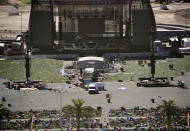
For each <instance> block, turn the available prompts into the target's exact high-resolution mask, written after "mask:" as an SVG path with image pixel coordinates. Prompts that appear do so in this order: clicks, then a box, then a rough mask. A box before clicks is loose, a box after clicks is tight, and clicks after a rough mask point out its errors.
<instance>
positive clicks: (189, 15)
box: [175, 8, 190, 24]
mask: <svg viewBox="0 0 190 131" xmlns="http://www.w3.org/2000/svg"><path fill="white" fill-rule="evenodd" d="M175 19H176V20H177V21H178V22H180V23H184V24H190V8H188V9H181V10H179V11H177V12H176V13H175Z"/></svg>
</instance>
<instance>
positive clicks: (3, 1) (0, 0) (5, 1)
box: [0, 0, 9, 5]
mask: <svg viewBox="0 0 190 131" xmlns="http://www.w3.org/2000/svg"><path fill="white" fill-rule="evenodd" d="M8 3H9V2H8V0H0V5H6V4H8Z"/></svg>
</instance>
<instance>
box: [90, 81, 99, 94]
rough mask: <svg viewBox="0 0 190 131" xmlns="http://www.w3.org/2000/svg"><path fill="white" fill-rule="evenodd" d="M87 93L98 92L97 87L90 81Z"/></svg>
mask: <svg viewBox="0 0 190 131" xmlns="http://www.w3.org/2000/svg"><path fill="white" fill-rule="evenodd" d="M88 93H89V94H98V93H99V90H98V87H96V85H95V83H90V84H89V86H88Z"/></svg>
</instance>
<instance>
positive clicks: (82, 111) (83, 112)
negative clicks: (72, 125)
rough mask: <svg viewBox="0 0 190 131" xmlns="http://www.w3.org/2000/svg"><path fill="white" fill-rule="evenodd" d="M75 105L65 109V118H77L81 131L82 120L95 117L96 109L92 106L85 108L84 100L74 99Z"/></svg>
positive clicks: (78, 127)
mask: <svg viewBox="0 0 190 131" xmlns="http://www.w3.org/2000/svg"><path fill="white" fill-rule="evenodd" d="M72 102H73V104H74V105H67V106H65V107H63V110H62V111H63V113H64V116H66V117H68V118H70V117H76V121H77V131H79V130H80V119H81V118H90V117H93V116H94V113H95V109H94V108H92V107H90V106H83V104H84V103H85V101H84V100H83V99H79V98H78V99H72Z"/></svg>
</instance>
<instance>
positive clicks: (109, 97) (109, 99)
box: [106, 93, 111, 103]
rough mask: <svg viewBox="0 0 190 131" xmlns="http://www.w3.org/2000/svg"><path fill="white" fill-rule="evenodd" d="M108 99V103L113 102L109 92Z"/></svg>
mask: <svg viewBox="0 0 190 131" xmlns="http://www.w3.org/2000/svg"><path fill="white" fill-rule="evenodd" d="M106 99H107V102H108V103H110V102H111V95H110V94H109V93H107V94H106Z"/></svg>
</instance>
